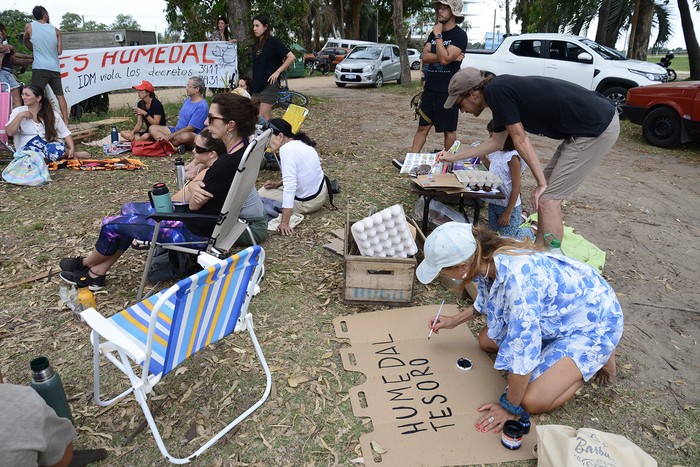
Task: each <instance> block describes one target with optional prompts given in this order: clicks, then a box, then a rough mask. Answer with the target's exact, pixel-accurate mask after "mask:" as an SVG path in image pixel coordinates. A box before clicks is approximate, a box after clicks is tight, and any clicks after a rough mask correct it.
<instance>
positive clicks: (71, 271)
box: [60, 94, 258, 290]
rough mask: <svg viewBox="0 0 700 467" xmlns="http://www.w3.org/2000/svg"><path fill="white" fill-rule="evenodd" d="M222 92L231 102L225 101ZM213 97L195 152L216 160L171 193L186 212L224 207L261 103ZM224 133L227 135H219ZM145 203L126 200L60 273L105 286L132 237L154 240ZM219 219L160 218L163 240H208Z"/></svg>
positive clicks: (208, 211)
mask: <svg viewBox="0 0 700 467" xmlns="http://www.w3.org/2000/svg"><path fill="white" fill-rule="evenodd" d="M221 98H224V102H226V103H227V104H228V105H225V106H220V105H219V103H220V102H222V101H221ZM231 99H232V100H231ZM213 102H214V105H212V108H211V112H212V113H211V114H210V117H209V119H208V120H209V122H210V124H211V128H209V131H208V132H206V133H205V134H204V136H202V135H199V136H197V137H195V141H196V143H197V145H198V146H199V147H200V148H201V149H200V151H202V150H203V151H204V152H198V153H196V154H197V155H198V156H196V157H200V158H201V160H203V161H205V162H211V165H209V166H208V167H207V169H206V171H202V172H203V173H202V174H201V177H200V175H199V174H198V176H197V177H195V179H194V180H192V181H191V182H190V183H189V184H188V185H186V187H185V188H183V189H182V190H180V191H179V192H178V193H176V194H175V195H174V196H173V197H172V198H173V200H174V201H176V202H178V201H179V202H183V203H187V207H186V208H185V210H184V212H197V213H201V214H217V215H218V214H220V213H221V209H222V207H223V205H224V201H225V200H226V196H227V195H228V191H229V188H230V186H231V183H233V181H234V176H235V174H236V173H237V170H236V169H237V168H238V164H239V162H240V160H241V158H242V157H243V153H244V152H245V148H246V146H247V144H248V137H250V135H252V134H253V131H254V130H255V123H256V121H257V117H258V109H257V108H256V107H255V106H254V105H253V103H252V102H251V100H250V99H246V98H245V97H241V96H236V95H234V94H217V95H216V96H215V97H214V101H213ZM224 109H225V111H224ZM219 112H222V113H219ZM222 134H223V135H224V138H219V135H222ZM218 139H221V140H222V143H223V144H221V145H219V146H215V144H218V143H215V142H214V140H218ZM205 153H208V154H205ZM217 156H218V157H217ZM144 205H145V203H141V204H139V205H137V206H136V207H128V206H126V207H125V208H126V209H124V210H123V211H122V213H121V214H120V215H117V216H111V217H106V218H105V219H103V221H102V229H101V230H100V235H99V237H98V239H97V242H96V243H95V247H94V248H93V250H92V252H91V253H90V254H89V255H88V256H87V257H84V258H83V257H76V258H64V259H62V260H61V262H60V267H61V269H62V272H61V274H60V276H61V278H62V279H63V280H64V281H66V282H68V283H69V284H75V283H76V282H77V281H78V280H79V279H80V278H81V277H87V278H88V287H89V288H90V290H100V289H102V288H103V287H104V284H105V275H106V274H107V271H109V269H110V268H111V267H112V265H113V264H114V263H115V262H116V261H117V260H118V259H119V257H120V256H121V255H122V254H124V252H125V251H126V250H127V249H128V248H129V246H130V245H131V243H132V241H133V239H138V240H150V239H151V237H152V236H153V228H154V226H155V223H154V221H153V220H151V219H148V215H150V214H151V210H150V207H148V206H144ZM144 211H145V212H144ZM215 225H216V220H209V219H207V220H203V219H187V220H184V221H165V222H161V227H160V230H159V236H158V241H161V242H199V241H201V242H202V243H206V240H207V238H208V237H209V236H211V233H212V232H213V231H214V227H215Z"/></svg>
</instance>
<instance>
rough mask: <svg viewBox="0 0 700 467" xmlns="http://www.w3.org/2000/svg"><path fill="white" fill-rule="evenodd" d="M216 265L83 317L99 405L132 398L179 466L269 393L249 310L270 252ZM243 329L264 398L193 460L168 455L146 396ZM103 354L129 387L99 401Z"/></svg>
mask: <svg viewBox="0 0 700 467" xmlns="http://www.w3.org/2000/svg"><path fill="white" fill-rule="evenodd" d="M203 256H207V255H203ZM210 258H211V257H210ZM211 259H212V260H213V262H212V266H210V267H209V268H207V269H204V270H202V271H199V272H198V273H196V274H193V275H192V276H190V277H187V278H185V279H182V280H181V281H180V282H178V283H177V284H175V285H173V286H172V287H170V288H169V289H166V290H163V291H161V292H159V293H158V294H156V295H153V296H151V297H149V298H148V299H146V300H144V301H142V302H139V303H137V304H136V305H134V306H131V307H129V308H127V309H125V310H123V311H121V312H120V313H117V314H115V315H114V316H112V317H111V318H105V317H104V316H102V315H101V314H100V313H99V312H98V311H97V310H95V309H94V308H89V309H87V310H85V311H83V312H82V313H81V314H80V315H81V317H82V318H83V319H84V320H85V322H86V323H87V324H88V325H89V326H90V328H91V329H92V333H91V341H92V345H93V351H94V352H93V354H94V356H93V364H94V393H95V402H97V404H99V405H101V406H108V405H111V404H113V403H114V402H116V401H118V400H120V399H122V398H123V397H125V396H127V395H128V394H131V393H133V394H134V397H135V399H136V402H138V404H139V405H140V406H141V409H142V410H143V413H144V415H145V417H146V421H147V422H148V426H149V427H150V429H151V432H152V433H153V437H154V438H155V440H156V444H158V448H159V449H160V452H161V453H162V454H163V456H164V457H165V458H166V459H168V460H169V461H170V462H172V463H174V464H186V463H188V462H190V461H192V460H193V459H194V458H196V457H197V456H199V455H200V454H202V453H203V452H204V451H206V450H207V449H208V448H209V447H210V446H211V445H213V444H214V443H216V442H217V441H218V440H219V439H220V438H221V437H222V436H224V435H225V434H226V433H228V432H230V431H231V430H232V429H233V428H234V427H235V426H237V425H238V424H239V423H240V422H242V421H243V420H244V419H245V418H247V417H248V416H249V415H250V414H251V413H253V412H254V411H255V410H256V409H257V408H258V407H260V406H261V405H262V404H263V403H264V402H265V400H266V399H267V397H268V396H269V394H270V389H271V387H272V377H271V375H270V369H269V368H268V366H267V362H266V360H265V356H264V355H263V353H262V350H261V349H260V344H259V343H258V340H257V338H256V336H255V332H254V331H253V317H252V315H251V314H250V313H249V311H248V306H249V304H250V300H251V297H252V296H253V294H254V290H255V288H256V283H257V282H258V280H259V278H260V274H261V271H262V265H263V262H264V259H265V252H264V250H263V249H262V248H261V247H260V246H257V245H256V246H252V247H249V248H247V249H245V250H243V251H241V252H239V253H238V254H236V255H233V256H231V257H229V258H226V259H225V260H217V259H214V258H211ZM244 330H247V331H248V334H249V335H250V338H251V340H252V343H253V346H254V347H255V352H256V353H257V356H258V359H259V361H260V364H261V365H262V368H263V370H264V372H265V377H266V381H267V382H266V386H265V391H264V392H263V394H262V397H261V398H260V399H259V400H258V401H257V402H255V403H254V404H252V405H251V406H250V407H249V408H248V409H246V410H245V411H244V412H243V413H242V414H241V415H240V416H238V417H237V418H236V419H235V420H233V421H232V422H231V423H229V424H228V425H226V427H224V429H222V430H221V431H219V432H218V433H217V434H216V435H214V436H213V437H212V438H211V439H209V440H208V441H207V442H206V443H205V444H203V445H202V446H201V447H200V448H199V449H197V450H196V451H194V452H193V453H192V454H190V455H189V456H187V457H183V458H176V457H173V456H171V455H170V454H169V453H168V450H167V448H166V447H165V444H164V442H163V439H162V437H161V434H160V432H159V430H158V427H157V426H156V423H155V420H154V419H153V415H152V414H151V411H150V409H149V408H148V394H149V393H150V392H151V390H152V389H153V388H154V387H155V386H156V385H157V384H158V382H159V381H160V380H161V379H162V378H163V377H164V376H166V375H167V374H168V373H170V372H171V371H173V370H174V369H175V368H177V366H178V365H179V364H180V363H182V362H183V361H184V360H185V359H187V358H188V357H190V356H192V355H194V354H195V353H196V352H197V351H199V350H201V349H203V348H205V347H207V346H208V345H210V344H213V343H215V342H216V341H218V340H219V339H222V338H224V337H226V336H228V335H229V334H231V333H232V332H240V331H244ZM100 355H103V356H104V357H105V358H106V359H107V360H109V361H110V362H112V363H113V364H114V365H115V366H116V367H117V369H119V370H120V371H122V372H123V373H124V374H125V375H126V376H127V377H128V378H129V382H130V385H131V387H130V388H129V389H127V390H126V391H124V392H122V393H121V394H119V395H118V396H116V397H114V398H113V399H110V400H107V401H103V400H102V399H101V397H100ZM137 365H140V366H141V370H139V369H138V367H137ZM134 368H136V371H134ZM138 373H140V375H139V374H138Z"/></svg>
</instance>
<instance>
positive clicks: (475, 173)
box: [454, 170, 503, 191]
mask: <svg viewBox="0 0 700 467" xmlns="http://www.w3.org/2000/svg"><path fill="white" fill-rule="evenodd" d="M454 174H455V176H456V177H457V180H459V181H460V183H462V184H463V185H464V186H465V187H468V188H470V189H472V190H485V191H490V190H496V189H498V187H499V186H501V185H503V181H502V180H501V177H499V176H498V175H496V174H495V173H493V172H486V171H483V170H455V171H454Z"/></svg>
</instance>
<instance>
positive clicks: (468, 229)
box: [416, 222, 476, 284]
mask: <svg viewBox="0 0 700 467" xmlns="http://www.w3.org/2000/svg"><path fill="white" fill-rule="evenodd" d="M475 251H476V240H474V234H473V233H472V225H471V224H465V223H462V222H446V223H444V224H442V225H441V226H439V227H438V228H437V229H435V230H433V232H432V233H431V234H430V235H428V238H426V239H425V246H424V247H423V255H424V257H425V259H424V260H423V261H422V262H421V263H420V264H419V265H418V267H417V268H416V277H418V280H419V281H421V282H422V283H423V284H428V283H430V282H432V280H433V279H435V278H436V277H437V275H438V274H440V270H441V269H442V268H449V267H452V266H455V265H457V264H460V263H463V262H465V261H466V260H468V259H469V258H471V256H472V255H473V254H474V252H475Z"/></svg>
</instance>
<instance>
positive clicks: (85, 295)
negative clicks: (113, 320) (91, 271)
mask: <svg viewBox="0 0 700 467" xmlns="http://www.w3.org/2000/svg"><path fill="white" fill-rule="evenodd" d="M75 285H77V286H78V303H79V304H80V307H81V308H82V309H83V310H87V309H88V308H97V303H95V294H94V293H92V290H90V288H89V287H88V282H87V277H81V278H79V279H78V280H77V281H76V283H75ZM80 311H82V310H80Z"/></svg>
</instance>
